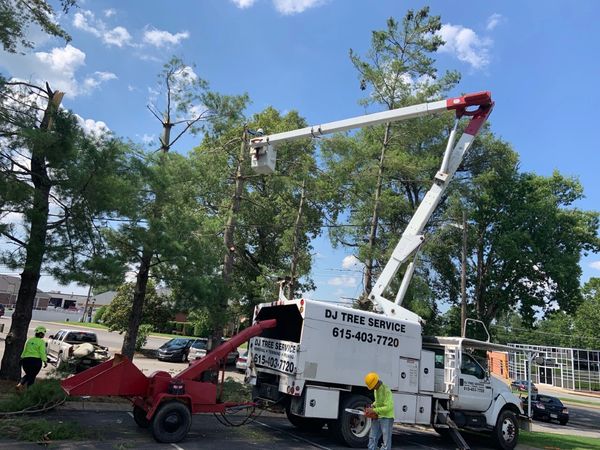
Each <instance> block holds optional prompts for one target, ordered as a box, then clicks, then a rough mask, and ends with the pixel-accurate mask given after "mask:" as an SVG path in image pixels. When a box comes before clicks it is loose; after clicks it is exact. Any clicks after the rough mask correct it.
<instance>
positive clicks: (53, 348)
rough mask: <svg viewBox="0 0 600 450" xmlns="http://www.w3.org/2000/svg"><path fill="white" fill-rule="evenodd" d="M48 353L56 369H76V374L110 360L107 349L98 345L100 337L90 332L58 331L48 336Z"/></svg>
mask: <svg viewBox="0 0 600 450" xmlns="http://www.w3.org/2000/svg"><path fill="white" fill-rule="evenodd" d="M46 352H47V353H48V356H50V358H52V359H53V360H54V362H55V364H56V368H57V369H59V368H64V367H65V366H67V368H71V369H75V372H81V371H82V370H85V369H89V368H90V367H94V366H97V365H99V364H102V363H103V362H104V361H107V360H108V358H110V354H109V352H108V348H107V347H103V346H102V345H99V344H98V336H96V333H93V332H90V331H80V330H58V331H57V332H56V333H55V334H53V335H50V336H48V341H47V342H46Z"/></svg>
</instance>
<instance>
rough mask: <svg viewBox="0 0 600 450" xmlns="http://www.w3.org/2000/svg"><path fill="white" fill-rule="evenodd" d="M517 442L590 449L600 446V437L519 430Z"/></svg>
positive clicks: (533, 445) (561, 447)
mask: <svg viewBox="0 0 600 450" xmlns="http://www.w3.org/2000/svg"><path fill="white" fill-rule="evenodd" d="M519 442H520V443H521V444H522V445H527V446H531V447H534V448H560V449H561V450H590V449H593V448H598V447H600V439H597V438H591V437H583V436H577V435H569V434H567V435H563V434H556V433H539V432H529V431H521V432H520V433H519Z"/></svg>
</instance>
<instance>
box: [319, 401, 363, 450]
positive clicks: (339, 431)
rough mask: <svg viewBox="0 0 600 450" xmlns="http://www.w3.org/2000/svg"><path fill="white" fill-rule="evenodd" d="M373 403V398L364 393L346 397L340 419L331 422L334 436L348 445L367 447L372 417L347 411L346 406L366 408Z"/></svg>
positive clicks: (341, 408) (341, 407) (330, 426)
mask: <svg viewBox="0 0 600 450" xmlns="http://www.w3.org/2000/svg"><path fill="white" fill-rule="evenodd" d="M371 403H373V400H371V399H370V398H369V397H365V396H364V395H357V394H355V395H350V396H348V397H346V398H345V399H344V400H343V401H342V404H341V406H340V412H339V415H338V419H337V420H333V421H331V422H330V424H329V428H330V429H331V432H332V433H333V436H334V437H335V438H336V439H338V440H339V441H340V442H342V443H344V444H346V445H347V446H348V447H354V448H359V447H366V446H367V444H368V443H369V432H370V431H371V419H369V418H367V417H365V416H359V415H356V414H350V413H349V412H346V408H349V409H360V410H364V409H365V408H366V406H367V405H369V404H371Z"/></svg>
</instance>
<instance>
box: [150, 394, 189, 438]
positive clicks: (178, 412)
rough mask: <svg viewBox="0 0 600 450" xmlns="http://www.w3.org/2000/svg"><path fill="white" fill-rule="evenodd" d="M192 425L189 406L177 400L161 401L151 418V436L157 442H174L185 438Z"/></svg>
mask: <svg viewBox="0 0 600 450" xmlns="http://www.w3.org/2000/svg"><path fill="white" fill-rule="evenodd" d="M191 425H192V414H191V412H190V410H189V408H188V407H187V406H186V405H184V404H183V403H181V402H179V401H170V402H166V403H163V404H162V405H160V407H159V408H158V411H156V413H155V414H154V417H153V418H152V424H151V427H152V436H154V439H156V440H157V441H158V442H164V443H168V444H171V443H175V442H179V441H181V440H182V439H184V438H185V436H186V435H187V434H188V431H189V430H190V426H191Z"/></svg>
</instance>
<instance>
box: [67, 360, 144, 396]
mask: <svg viewBox="0 0 600 450" xmlns="http://www.w3.org/2000/svg"><path fill="white" fill-rule="evenodd" d="M149 383H150V380H149V379H148V378H147V377H146V376H145V375H144V374H143V373H142V372H141V371H140V369H138V368H137V367H136V366H135V365H134V364H133V363H132V362H131V361H130V360H129V358H127V357H126V356H122V355H119V354H117V355H115V357H114V358H113V359H111V360H108V361H106V362H104V363H102V364H100V365H99V366H96V367H92V368H90V369H88V370H85V371H83V372H81V373H79V374H77V375H73V376H72V377H69V378H67V379H65V380H63V381H62V382H61V383H60V385H61V386H62V388H63V390H64V391H65V392H66V393H67V395H89V396H120V397H134V396H143V395H145V394H146V392H147V391H148V384H149Z"/></svg>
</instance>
